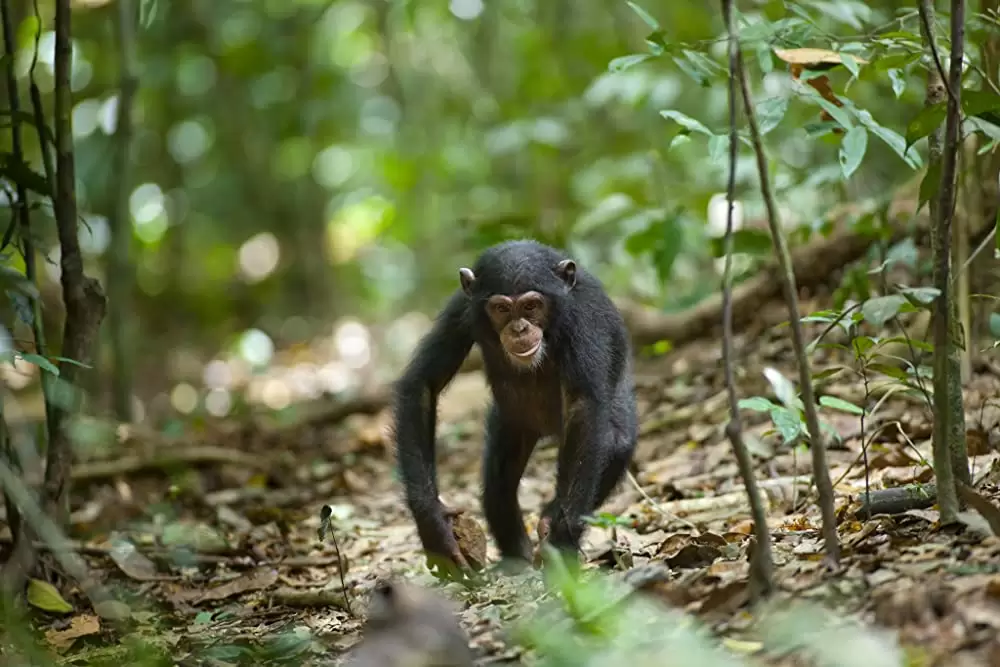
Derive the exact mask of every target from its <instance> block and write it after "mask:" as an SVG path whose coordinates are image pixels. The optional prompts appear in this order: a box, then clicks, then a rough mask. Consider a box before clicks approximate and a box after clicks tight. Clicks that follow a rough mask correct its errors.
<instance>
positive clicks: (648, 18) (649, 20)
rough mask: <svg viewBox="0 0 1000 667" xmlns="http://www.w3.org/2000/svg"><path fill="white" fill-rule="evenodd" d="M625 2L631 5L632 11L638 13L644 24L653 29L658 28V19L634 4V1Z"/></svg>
mask: <svg viewBox="0 0 1000 667" xmlns="http://www.w3.org/2000/svg"><path fill="white" fill-rule="evenodd" d="M625 4H626V5H628V6H629V7H631V8H632V11H633V12H635V13H636V14H638V15H639V18H641V19H642V20H643V21H644V22H645V24H646V25H648V26H649V27H650V28H652V29H653V30H659V29H660V23H659V21H657V20H656V19H654V18H653V17H652V15H650V14H649V12H647V11H646V10H645V9H643V8H642V7H640V6H639V5H637V4H635V3H634V2H626V3H625Z"/></svg>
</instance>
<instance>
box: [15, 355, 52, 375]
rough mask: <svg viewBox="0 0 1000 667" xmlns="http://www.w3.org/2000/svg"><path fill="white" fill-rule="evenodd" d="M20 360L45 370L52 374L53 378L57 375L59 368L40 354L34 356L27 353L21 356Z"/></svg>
mask: <svg viewBox="0 0 1000 667" xmlns="http://www.w3.org/2000/svg"><path fill="white" fill-rule="evenodd" d="M21 358H22V359H24V360H25V361H27V362H28V363H32V364H34V365H36V366H38V367H39V368H41V369H43V370H46V371H48V372H49V373H52V374H53V375H55V376H58V375H59V367H58V366H56V365H55V364H53V363H52V362H51V361H49V360H48V359H46V358H45V357H43V356H42V355H40V354H34V353H31V352H29V353H26V354H22V355H21Z"/></svg>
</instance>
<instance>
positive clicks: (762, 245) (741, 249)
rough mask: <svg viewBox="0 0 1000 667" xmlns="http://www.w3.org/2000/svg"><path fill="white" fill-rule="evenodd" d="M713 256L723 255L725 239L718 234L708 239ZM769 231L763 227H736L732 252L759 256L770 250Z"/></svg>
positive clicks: (724, 252) (768, 252)
mask: <svg viewBox="0 0 1000 667" xmlns="http://www.w3.org/2000/svg"><path fill="white" fill-rule="evenodd" d="M709 244H710V246H709V247H710V250H711V253H712V256H713V257H725V255H726V239H725V237H723V236H719V237H716V238H713V239H711V241H709ZM772 249H773V248H772V244H771V233H770V232H767V231H765V230H763V229H737V230H735V231H733V252H734V253H745V254H747V255H754V256H757V257H760V256H762V255H768V254H770V253H771V251H772Z"/></svg>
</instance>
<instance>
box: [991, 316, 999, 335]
mask: <svg viewBox="0 0 1000 667" xmlns="http://www.w3.org/2000/svg"><path fill="white" fill-rule="evenodd" d="M990 335H991V336H993V337H994V338H997V339H1000V313H990Z"/></svg>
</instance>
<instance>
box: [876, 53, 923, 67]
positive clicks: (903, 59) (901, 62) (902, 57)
mask: <svg viewBox="0 0 1000 667" xmlns="http://www.w3.org/2000/svg"><path fill="white" fill-rule="evenodd" d="M919 59H920V53H893V54H890V55H887V56H883V57H881V58H879V59H878V60H876V61H875V63H874V65H875V67H877V68H878V69H888V70H892V69H902V68H903V67H906V66H907V65H910V64H912V63H915V62H917V60H919Z"/></svg>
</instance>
